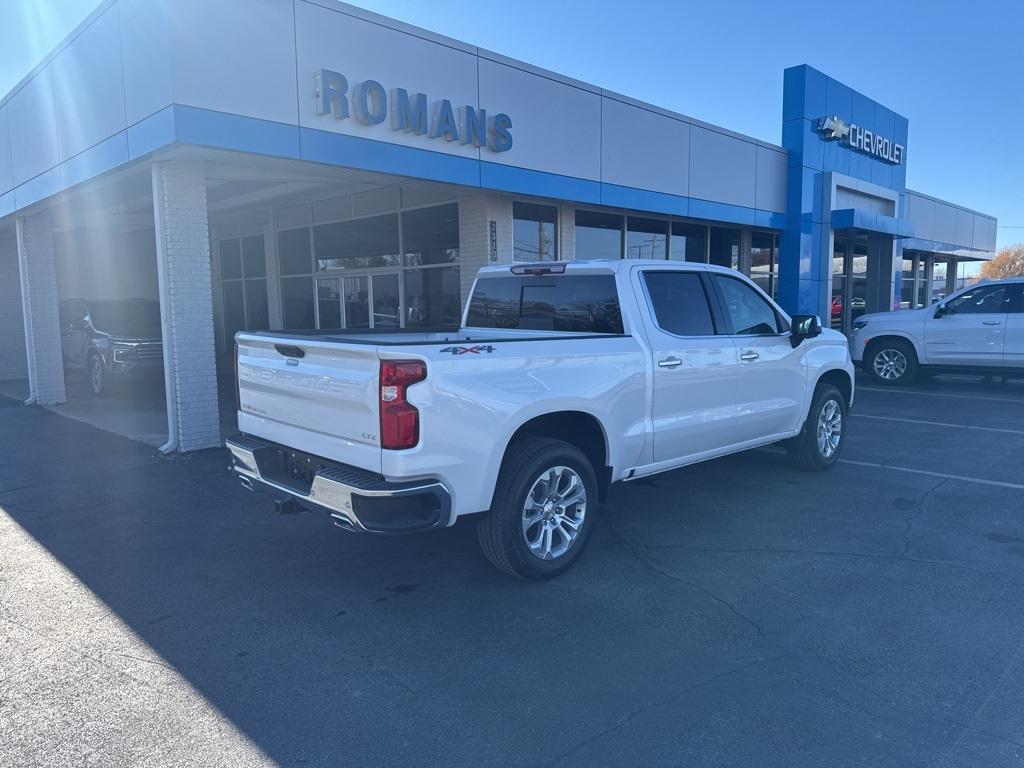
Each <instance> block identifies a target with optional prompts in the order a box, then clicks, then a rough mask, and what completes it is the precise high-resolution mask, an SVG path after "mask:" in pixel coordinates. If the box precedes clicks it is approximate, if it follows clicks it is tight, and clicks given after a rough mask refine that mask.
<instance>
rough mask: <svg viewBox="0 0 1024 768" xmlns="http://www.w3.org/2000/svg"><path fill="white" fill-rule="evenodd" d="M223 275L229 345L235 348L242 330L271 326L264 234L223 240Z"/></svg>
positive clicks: (227, 345) (221, 266) (228, 346)
mask: <svg viewBox="0 0 1024 768" xmlns="http://www.w3.org/2000/svg"><path fill="white" fill-rule="evenodd" d="M220 278H221V292H222V295H223V297H224V341H225V348H227V349H231V348H232V345H233V344H234V341H233V340H234V338H235V334H236V333H237V332H238V331H243V330H250V331H264V330H267V329H268V328H269V327H270V316H269V313H268V310H267V261H266V251H265V249H264V245H263V235H250V236H247V237H242V238H238V237H235V238H231V239H229V240H221V241H220Z"/></svg>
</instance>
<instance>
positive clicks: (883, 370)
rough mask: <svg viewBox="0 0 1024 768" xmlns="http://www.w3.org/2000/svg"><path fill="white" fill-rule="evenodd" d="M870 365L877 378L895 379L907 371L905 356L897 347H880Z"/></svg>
mask: <svg viewBox="0 0 1024 768" xmlns="http://www.w3.org/2000/svg"><path fill="white" fill-rule="evenodd" d="M871 365H872V366H873V367H874V369H875V374H876V375H877V376H878V378H880V379H885V380H886V381H895V380H896V379H898V378H901V377H902V376H903V374H904V373H906V371H907V356H906V355H904V354H903V353H902V352H900V351H899V350H898V349H880V350H879V351H878V353H877V354H876V355H875V359H874V360H872V361H871Z"/></svg>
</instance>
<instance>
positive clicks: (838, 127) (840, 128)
mask: <svg viewBox="0 0 1024 768" xmlns="http://www.w3.org/2000/svg"><path fill="white" fill-rule="evenodd" d="M817 130H818V133H821V134H823V135H824V137H825V138H826V139H829V140H831V139H839V140H842V139H845V138H846V137H847V136H849V135H850V126H849V125H848V124H846V123H845V122H843V121H842V120H840V119H839V118H838V117H836V116H835V115H832V117H821V118H818V129H817Z"/></svg>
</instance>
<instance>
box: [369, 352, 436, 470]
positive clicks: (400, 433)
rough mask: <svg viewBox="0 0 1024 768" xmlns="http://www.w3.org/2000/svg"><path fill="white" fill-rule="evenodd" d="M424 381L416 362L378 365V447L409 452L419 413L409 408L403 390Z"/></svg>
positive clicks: (423, 368)
mask: <svg viewBox="0 0 1024 768" xmlns="http://www.w3.org/2000/svg"><path fill="white" fill-rule="evenodd" d="M425 378H427V366H426V364H425V363H422V362H420V361H419V360H381V361H380V447H381V448H389V449H391V450H397V449H402V448H413V447H415V445H416V443H418V442H419V441H420V412H419V411H418V410H416V407H415V406H413V405H410V404H409V401H408V400H407V399H406V397H405V393H406V390H407V389H408V388H409V387H410V386H411V385H413V384H415V383H416V382H418V381H423V380H424V379H425Z"/></svg>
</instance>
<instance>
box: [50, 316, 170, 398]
mask: <svg viewBox="0 0 1024 768" xmlns="http://www.w3.org/2000/svg"><path fill="white" fill-rule="evenodd" d="M60 331H61V348H62V351H63V355H64V370H65V371H69V370H81V371H84V372H85V373H86V374H87V376H88V377H89V387H90V389H91V390H92V392H93V394H95V395H101V394H103V392H104V391H105V390H106V388H107V386H108V384H109V383H110V380H111V379H112V378H120V377H124V376H135V375H140V374H145V373H151V372H152V373H157V372H160V371H162V370H163V360H164V350H163V342H162V341H161V332H160V303H159V302H156V301H150V300H148V299H124V300H119V301H114V300H91V299H68V300H66V301H62V302H61V303H60Z"/></svg>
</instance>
